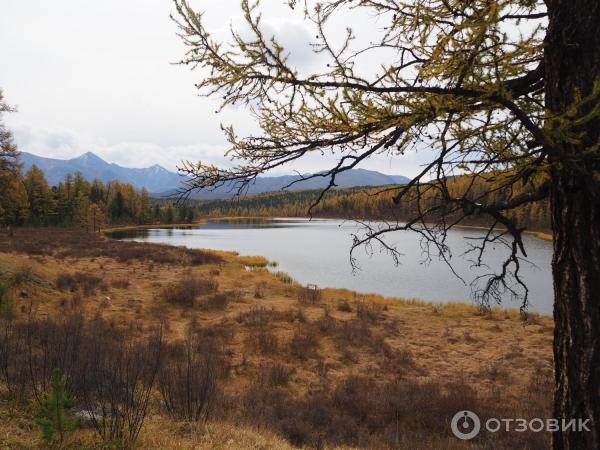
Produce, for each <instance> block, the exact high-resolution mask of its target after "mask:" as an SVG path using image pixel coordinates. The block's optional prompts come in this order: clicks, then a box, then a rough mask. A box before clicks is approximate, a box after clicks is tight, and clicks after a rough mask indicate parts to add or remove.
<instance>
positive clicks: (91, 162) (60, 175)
mask: <svg viewBox="0 0 600 450" xmlns="http://www.w3.org/2000/svg"><path fill="white" fill-rule="evenodd" d="M21 160H22V161H23V166H24V167H23V169H24V171H27V170H29V168H30V167H31V166H32V165H36V166H37V167H39V168H40V169H41V170H42V172H44V174H45V176H46V178H47V180H48V182H49V184H50V185H51V186H55V185H57V184H58V183H59V182H60V181H62V180H63V179H64V177H65V175H67V174H69V173H70V174H73V173H75V172H80V173H81V174H82V175H83V177H84V178H85V179H86V180H88V181H92V180H94V179H96V178H97V179H100V180H101V181H103V182H105V183H107V182H109V181H113V180H118V181H120V182H121V183H128V184H131V185H133V186H134V187H136V188H138V189H141V188H146V189H147V190H148V191H149V192H152V193H153V195H154V196H155V197H157V198H161V197H168V196H171V195H173V194H176V193H177V189H178V187H179V185H180V182H181V180H182V178H181V177H180V176H179V174H177V173H175V172H170V171H168V170H167V169H165V168H164V167H162V166H159V165H154V166H152V167H147V168H128V167H122V166H119V165H118V164H114V163H108V162H106V161H104V160H103V159H102V158H100V157H98V156H97V155H95V154H94V153H91V152H88V153H84V154H83V155H81V156H79V157H77V158H73V159H67V160H63V159H53V158H45V157H42V156H37V155H33V154H31V153H26V152H23V153H22V154H21ZM300 178H301V176H300V175H282V176H273V177H271V176H265V177H259V178H258V179H257V180H256V181H255V182H254V183H253V184H252V185H251V186H250V187H249V189H248V192H247V193H248V194H250V195H252V194H260V193H265V192H274V191H280V190H282V189H283V188H284V187H285V186H287V185H289V184H290V183H292V182H293V181H295V180H299V179H300ZM408 181H409V178H407V177H404V176H402V175H386V174H383V173H380V172H376V171H372V170H366V169H353V170H349V171H347V172H344V173H342V174H340V175H339V176H338V177H337V179H336V182H337V184H338V186H339V187H340V188H348V187H355V186H384V185H388V184H403V183H406V182H408ZM327 183H328V179H327V178H322V177H317V178H313V179H310V180H305V181H301V182H298V183H296V184H295V185H294V186H292V187H291V188H290V190H299V189H322V188H324V187H325V186H327ZM233 196H234V192H233V190H232V189H231V186H222V187H219V188H217V189H215V190H212V191H195V192H194V193H193V194H192V198H194V199H202V200H216V199H225V198H231V197H233Z"/></svg>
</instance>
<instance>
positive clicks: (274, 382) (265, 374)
mask: <svg viewBox="0 0 600 450" xmlns="http://www.w3.org/2000/svg"><path fill="white" fill-rule="evenodd" d="M294 372H295V370H294V369H293V368H292V367H288V366H286V365H284V364H281V363H274V364H264V365H261V366H260V367H259V369H258V381H259V383H261V384H264V385H266V386H271V387H282V386H286V385H287V384H288V383H289V382H290V379H291V378H292V375H293V374H294Z"/></svg>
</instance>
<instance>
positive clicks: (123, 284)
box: [110, 278, 131, 289]
mask: <svg viewBox="0 0 600 450" xmlns="http://www.w3.org/2000/svg"><path fill="white" fill-rule="evenodd" d="M110 285H111V286H112V287H114V288H117V289H129V286H131V283H130V281H129V280H128V279H127V278H116V279H114V280H112V281H111V282H110Z"/></svg>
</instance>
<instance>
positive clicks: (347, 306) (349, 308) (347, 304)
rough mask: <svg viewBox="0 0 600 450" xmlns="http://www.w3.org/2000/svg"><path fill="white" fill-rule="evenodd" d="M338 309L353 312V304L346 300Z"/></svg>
mask: <svg viewBox="0 0 600 450" xmlns="http://www.w3.org/2000/svg"><path fill="white" fill-rule="evenodd" d="M337 310H338V311H340V312H352V306H350V302H348V300H344V301H343V302H341V303H339V304H338V306H337Z"/></svg>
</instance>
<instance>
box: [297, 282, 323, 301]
mask: <svg viewBox="0 0 600 450" xmlns="http://www.w3.org/2000/svg"><path fill="white" fill-rule="evenodd" d="M297 296H298V301H299V302H300V303H309V304H313V305H314V304H315V303H318V302H320V301H321V298H322V291H321V289H319V287H318V286H317V285H315V284H307V285H306V286H300V287H298V291H297Z"/></svg>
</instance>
